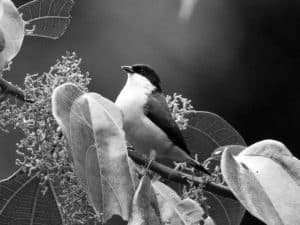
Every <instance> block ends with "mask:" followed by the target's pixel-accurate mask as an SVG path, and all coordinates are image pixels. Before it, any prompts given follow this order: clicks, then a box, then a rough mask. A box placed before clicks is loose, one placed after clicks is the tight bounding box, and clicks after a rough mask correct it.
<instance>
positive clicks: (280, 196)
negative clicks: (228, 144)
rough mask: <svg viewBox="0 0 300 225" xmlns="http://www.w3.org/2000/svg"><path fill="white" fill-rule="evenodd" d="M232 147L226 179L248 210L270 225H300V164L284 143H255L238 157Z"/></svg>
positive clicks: (224, 169) (224, 161)
mask: <svg viewBox="0 0 300 225" xmlns="http://www.w3.org/2000/svg"><path fill="white" fill-rule="evenodd" d="M232 151H234V150H232V149H231V148H228V149H226V150H225V151H224V153H223V156H222V161H221V167H222V173H223V176H224V178H225V180H226V182H227V184H228V186H229V187H230V189H231V190H232V192H233V193H234V194H235V196H236V197H237V198H238V199H239V201H240V202H241V203H242V204H243V205H244V207H245V208H246V209H247V210H248V211H249V212H250V213H251V214H253V215H254V216H256V217H257V218H259V219H260V220H262V221H264V222H265V223H267V224H288V225H291V224H300V216H299V213H298V212H299V209H300V197H299V194H298V193H299V191H300V182H299V178H300V176H299V175H300V161H299V160H298V159H297V158H295V157H293V155H292V154H291V153H290V151H289V150H288V149H287V148H286V147H285V146H284V145H283V144H282V143H280V142H277V141H273V140H265V141H261V142H258V143H255V144H253V145H251V146H249V147H248V148H246V149H245V150H243V151H241V152H240V153H239V154H238V155H237V156H235V155H233V154H232V153H231V152H232Z"/></svg>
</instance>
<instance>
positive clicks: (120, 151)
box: [69, 93, 134, 222]
mask: <svg viewBox="0 0 300 225" xmlns="http://www.w3.org/2000/svg"><path fill="white" fill-rule="evenodd" d="M122 126H123V124H122V115H121V112H120V110H119V109H118V108H117V107H116V106H115V105H114V103H112V102H111V101H109V100H108V99H105V98H103V97H102V96H101V95H98V94H96V93H86V94H83V95H81V96H80V97H79V98H77V99H76V100H75V102H74V103H73V106H72V108H71V113H70V140H69V144H70V146H71V149H72V152H73V156H74V164H75V168H76V172H77V174H78V176H79V178H80V180H81V182H82V184H83V187H84V188H85V189H86V191H87V193H88V196H89V199H90V200H91V203H92V205H93V207H94V209H95V211H96V212H97V214H98V215H99V216H101V218H103V221H104V222H105V221H107V220H108V219H110V218H111V217H112V216H113V215H120V216H121V217H122V218H123V219H124V220H128V218H129V211H130V208H131V202H132V198H133V194H134V180H133V176H132V174H131V170H130V167H129V163H128V155H127V149H126V141H125V134H124V131H123V130H122Z"/></svg>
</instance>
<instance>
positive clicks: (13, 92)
mask: <svg viewBox="0 0 300 225" xmlns="http://www.w3.org/2000/svg"><path fill="white" fill-rule="evenodd" d="M0 88H1V90H0V101H2V100H4V99H5V98H6V97H8V96H12V97H15V98H17V99H19V100H21V101H22V102H28V103H33V102H34V101H32V100H30V99H26V97H25V95H24V92H23V91H22V90H21V89H20V88H18V87H17V86H15V85H13V84H11V83H10V82H8V81H7V80H5V79H4V78H2V77H0Z"/></svg>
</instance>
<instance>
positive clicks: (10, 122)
mask: <svg viewBox="0 0 300 225" xmlns="http://www.w3.org/2000/svg"><path fill="white" fill-rule="evenodd" d="M80 64H81V59H80V58H78V57H77V56H76V54H75V53H67V54H66V56H63V57H62V58H61V59H60V60H58V61H57V63H56V64H55V65H54V66H52V67H51V68H50V71H49V72H46V73H43V74H42V75H37V74H34V75H27V76H26V78H25V82H24V88H23V89H24V93H25V96H26V99H30V100H33V103H30V104H29V103H23V104H21V103H20V102H18V100H15V99H7V100H5V101H3V102H1V105H0V129H1V130H3V131H9V130H10V129H17V130H21V131H22V133H23V137H22V139H21V140H20V141H19V142H18V143H17V149H16V152H17V154H18V156H19V157H18V158H17V159H16V164H17V165H18V166H21V167H22V168H23V169H24V170H26V171H28V173H29V175H30V174H31V173H32V172H33V171H34V172H36V171H37V172H38V173H39V176H40V178H41V185H43V183H44V182H45V181H47V180H50V181H51V182H52V183H53V184H54V186H55V190H56V192H57V194H58V197H59V200H60V202H59V205H60V207H61V209H62V212H63V215H64V219H65V222H66V224H86V223H87V222H88V221H91V220H94V221H96V220H95V213H94V212H93V210H92V208H91V207H90V206H89V204H88V201H87V198H86V194H85V192H84V191H83V189H82V188H81V185H80V184H79V182H78V181H77V178H76V176H75V174H74V171H73V166H72V164H71V163H70V160H69V154H68V150H67V149H66V145H65V140H64V139H63V138H62V135H61V132H59V131H58V125H57V123H56V121H55V119H54V118H53V116H52V112H51V95H52V91H53V90H54V89H55V88H56V87H57V86H59V85H61V84H63V83H65V82H72V83H74V84H76V85H77V86H78V87H79V88H81V89H82V90H83V91H87V85H88V84H89V82H90V78H89V74H88V73H82V72H81V70H80ZM44 191H47V190H45V189H44ZM91 224H96V222H94V223H91Z"/></svg>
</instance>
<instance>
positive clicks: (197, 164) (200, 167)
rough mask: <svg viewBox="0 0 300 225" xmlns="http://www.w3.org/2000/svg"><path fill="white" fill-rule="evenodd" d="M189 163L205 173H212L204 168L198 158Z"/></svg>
mask: <svg viewBox="0 0 300 225" xmlns="http://www.w3.org/2000/svg"><path fill="white" fill-rule="evenodd" d="M188 164H189V165H190V166H192V167H194V168H195V169H196V170H198V171H201V172H203V173H206V174H207V175H211V173H210V172H209V171H208V170H207V169H205V168H204V166H202V165H201V164H200V163H199V162H197V161H196V160H192V161H190V162H188Z"/></svg>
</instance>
